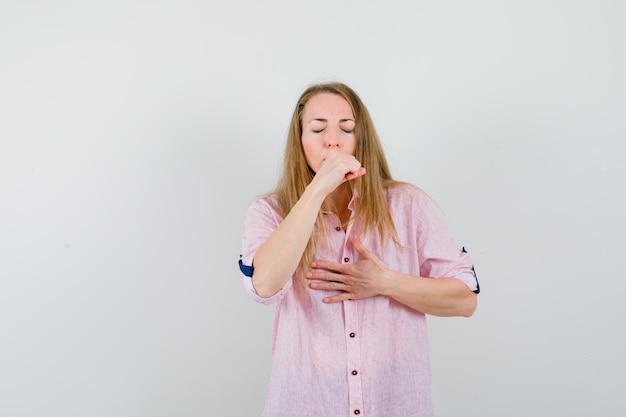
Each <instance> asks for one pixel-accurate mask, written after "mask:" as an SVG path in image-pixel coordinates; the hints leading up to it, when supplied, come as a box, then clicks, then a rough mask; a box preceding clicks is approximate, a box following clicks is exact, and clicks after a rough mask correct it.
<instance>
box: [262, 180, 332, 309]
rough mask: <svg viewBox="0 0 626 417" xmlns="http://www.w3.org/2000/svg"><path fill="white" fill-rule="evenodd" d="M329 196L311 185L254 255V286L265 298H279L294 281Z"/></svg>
mask: <svg viewBox="0 0 626 417" xmlns="http://www.w3.org/2000/svg"><path fill="white" fill-rule="evenodd" d="M324 198H325V194H324V193H322V192H320V191H318V190H317V189H315V188H314V187H313V186H311V185H309V187H307V189H306V190H305V191H304V193H303V194H302V197H301V198H300V200H298V202H297V203H296V204H295V205H294V206H293V208H292V209H291V211H290V212H289V214H288V215H287V216H286V217H285V218H284V219H283V221H282V222H281V223H280V225H278V227H277V228H276V230H274V232H273V233H272V234H271V235H270V236H269V237H268V238H267V240H266V241H265V242H264V243H263V244H262V245H261V246H260V247H259V249H257V251H256V253H255V255H254V260H253V264H254V273H253V274H252V285H253V286H254V289H255V290H256V292H257V293H258V294H259V295H260V296H261V297H270V296H272V295H274V294H276V293H277V292H278V291H279V290H280V289H281V288H282V287H283V286H284V285H285V284H286V283H287V281H289V279H291V276H292V275H293V273H294V271H295V270H296V269H297V267H298V264H299V263H300V259H301V258H302V254H303V253H304V250H305V248H306V245H307V243H308V241H309V238H310V236H311V233H312V231H313V227H314V226H315V221H316V219H317V216H318V213H319V209H320V207H321V205H322V203H323V201H324Z"/></svg>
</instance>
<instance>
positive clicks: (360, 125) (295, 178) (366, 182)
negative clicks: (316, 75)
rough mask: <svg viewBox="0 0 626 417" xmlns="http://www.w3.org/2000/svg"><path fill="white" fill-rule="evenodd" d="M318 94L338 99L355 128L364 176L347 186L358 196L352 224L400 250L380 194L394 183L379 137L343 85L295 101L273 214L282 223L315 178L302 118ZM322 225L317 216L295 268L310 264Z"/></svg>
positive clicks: (313, 89) (317, 87) (318, 88)
mask: <svg viewBox="0 0 626 417" xmlns="http://www.w3.org/2000/svg"><path fill="white" fill-rule="evenodd" d="M321 93H331V94H336V95H338V96H340V97H343V98H344V99H345V100H346V101H347V102H348V104H349V105H350V107H351V108H352V113H353V114H354V120H355V123H356V126H355V129H354V134H355V137H356V151H355V157H356V159H357V160H358V161H359V162H361V165H362V166H363V167H364V168H365V169H366V171H367V173H366V174H365V175H363V176H361V177H359V178H356V179H354V180H352V181H351V185H352V186H353V189H354V191H356V193H357V195H358V196H359V202H358V204H357V205H356V212H355V216H354V218H355V219H356V218H359V221H360V224H361V230H362V231H363V232H368V231H372V230H377V231H378V234H379V235H380V238H381V241H384V240H385V237H390V238H391V239H392V240H393V241H394V242H395V243H396V244H399V242H398V237H397V232H396V228H395V225H394V223H393V219H392V218H391V214H390V213H389V208H388V207H387V202H386V200H385V194H384V190H385V188H387V187H389V186H391V185H394V184H398V182H396V181H394V180H393V178H392V177H391V172H390V171H389V166H388V164H387V159H386V157H385V154H384V152H383V148H382V145H381V143H380V139H379V137H378V133H377V132H376V129H375V128H374V123H373V122H372V119H371V117H370V114H369V112H368V110H367V108H366V107H365V105H364V104H363V102H362V101H361V99H360V98H359V96H358V95H357V94H356V92H355V91H354V90H352V89H351V88H350V87H348V86H347V85H345V84H343V83H338V82H330V83H321V84H314V85H312V86H310V87H309V88H307V89H306V90H305V91H304V92H303V93H302V95H301V96H300V99H299V100H298V102H297V104H296V107H295V109H294V112H293V115H292V117H291V123H290V125H289V131H288V133H287V143H286V146H285V153H284V160H283V165H282V173H281V175H280V178H279V181H278V186H277V187H276V189H275V190H274V192H273V193H272V194H273V195H274V196H275V197H276V199H277V201H278V205H279V207H277V209H278V210H279V211H280V212H281V214H282V215H283V217H284V216H286V215H287V213H289V212H290V211H291V209H292V207H293V206H294V205H295V204H296V202H297V201H298V200H299V199H300V197H301V196H302V194H303V193H304V190H305V188H306V187H307V186H308V185H309V183H310V182H311V180H312V179H313V176H314V175H315V173H314V172H313V171H312V170H311V169H310V168H309V166H308V164H307V161H306V158H305V156H304V150H303V148H302V115H303V113H304V107H305V105H306V104H307V102H308V101H309V100H310V99H311V97H313V96H315V95H317V94H321ZM323 224H324V223H323V221H322V212H321V210H320V213H319V216H318V219H317V221H316V224H315V228H314V231H313V233H312V234H311V238H310V239H309V242H308V244H307V247H306V249H305V251H304V254H303V256H302V259H301V261H300V268H306V267H308V265H309V264H310V262H311V261H313V256H314V250H315V248H316V247H317V245H318V243H319V241H320V238H321V236H323V235H324V234H325V233H326V231H325V229H324V226H323Z"/></svg>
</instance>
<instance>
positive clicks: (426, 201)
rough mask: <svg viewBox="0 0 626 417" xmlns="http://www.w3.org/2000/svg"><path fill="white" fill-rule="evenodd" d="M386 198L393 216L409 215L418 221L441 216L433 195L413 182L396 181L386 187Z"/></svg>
mask: <svg viewBox="0 0 626 417" xmlns="http://www.w3.org/2000/svg"><path fill="white" fill-rule="evenodd" d="M385 198H386V199H387V205H388V207H389V211H390V212H391V213H392V216H393V215H396V216H397V215H403V216H409V217H412V218H414V219H415V220H417V221H418V222H422V221H424V220H432V219H436V218H438V217H439V212H438V206H437V205H436V204H435V203H434V201H433V200H432V199H431V197H430V196H429V195H428V194H426V192H425V191H423V190H422V189H421V188H419V187H417V186H415V185H413V184H410V183H406V182H394V183H393V184H390V185H389V186H388V187H386V188H385Z"/></svg>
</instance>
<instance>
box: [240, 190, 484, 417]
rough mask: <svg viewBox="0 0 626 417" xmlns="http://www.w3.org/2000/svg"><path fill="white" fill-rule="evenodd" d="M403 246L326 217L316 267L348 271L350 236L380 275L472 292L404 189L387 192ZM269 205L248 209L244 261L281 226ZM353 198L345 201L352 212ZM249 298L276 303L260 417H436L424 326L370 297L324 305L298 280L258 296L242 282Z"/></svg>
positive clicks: (437, 229) (433, 219) (431, 213)
mask: <svg viewBox="0 0 626 417" xmlns="http://www.w3.org/2000/svg"><path fill="white" fill-rule="evenodd" d="M386 198H387V203H388V206H389V210H390V212H391V216H392V218H393V220H394V223H395V226H396V229H397V231H398V235H399V238H400V242H401V243H402V247H398V246H396V245H395V244H394V243H393V241H392V240H391V239H385V240H384V241H381V240H380V238H379V237H378V233H377V232H374V233H369V234H365V235H361V232H360V231H359V223H358V221H356V222H354V223H352V222H351V223H350V224H349V226H348V228H347V230H346V231H345V232H344V230H343V229H342V227H341V222H340V220H339V218H338V217H337V216H336V215H335V214H334V213H330V212H327V213H324V221H325V226H326V227H327V230H328V231H329V233H330V237H329V240H328V242H327V243H325V244H323V245H322V247H320V248H319V249H318V251H317V254H316V257H315V258H316V259H319V260H332V261H335V262H342V263H352V262H356V261H357V260H358V253H357V252H356V250H354V248H353V247H352V245H351V243H350V236H351V235H352V234H355V233H356V234H358V235H359V236H360V237H361V240H362V242H363V244H364V246H365V247H366V248H368V249H369V250H371V251H373V252H374V253H376V254H377V255H378V257H379V258H380V259H382V260H383V262H384V263H385V265H386V266H387V268H389V269H392V270H395V271H399V272H403V273H406V274H410V275H414V276H422V277H431V278H439V277H456V278H458V279H460V280H461V281H463V282H464V283H466V284H467V286H468V287H469V288H470V289H471V290H476V289H477V281H476V278H475V275H474V273H473V269H472V263H471V260H470V258H469V256H468V255H467V253H465V252H464V251H462V250H460V249H458V248H457V247H455V245H454V244H453V241H452V239H451V237H450V235H449V233H448V231H447V229H446V227H445V226H444V224H443V223H442V221H441V220H440V218H439V216H438V213H437V212H436V211H435V209H434V207H433V205H432V203H431V202H430V200H429V199H428V197H427V196H425V195H424V194H423V193H421V192H420V191H418V190H417V189H415V188H413V187H410V186H405V185H403V186H397V187H394V188H392V189H389V190H387V191H386ZM272 201H273V200H272V197H265V198H260V199H257V200H256V201H254V202H253V203H252V205H251V206H250V208H249V209H248V212H247V216H246V221H245V231H244V235H243V246H242V262H243V264H245V265H252V260H253V258H254V253H255V251H256V250H257V249H258V248H259V246H260V245H261V244H262V243H263V242H264V241H265V240H266V239H267V237H268V236H269V235H270V234H271V233H272V231H273V230H274V229H275V228H276V227H277V226H278V224H279V223H280V222H281V221H282V218H281V217H280V216H279V215H278V214H277V212H276V210H275V209H274V208H273V206H272ZM355 204H358V198H355V199H353V200H352V201H351V202H350V205H349V208H350V209H351V210H354V208H355ZM242 277H243V282H244V286H245V288H246V289H247V291H248V293H249V294H250V295H251V296H252V297H253V298H254V299H255V300H257V301H259V302H261V303H264V304H272V303H273V304H275V311H274V327H273V335H272V354H273V363H272V372H271V377H270V381H269V386H268V393H267V402H266V405H265V410H264V412H263V416H264V417H348V416H359V417H408V416H420V417H422V416H423V417H427V416H432V415H433V407H432V400H431V391H430V385H431V379H430V361H429V352H428V339H427V331H426V318H425V316H424V314H422V313H420V312H418V311H415V310H412V309H410V308H408V307H406V306H404V305H402V304H400V303H398V302H396V301H395V300H393V299H391V298H388V297H385V296H376V297H371V298H366V299H362V300H348V301H344V302H342V303H333V304H324V303H323V302H322V298H324V297H326V296H328V295H329V294H331V293H333V292H331V291H320V290H311V289H310V288H308V287H307V282H306V280H305V279H304V278H303V276H302V274H300V273H294V275H293V278H292V279H291V280H290V281H289V282H288V283H287V284H286V285H285V287H283V288H282V289H281V290H280V291H279V292H278V293H277V294H275V295H274V296H272V297H270V298H261V297H260V296H259V295H258V294H257V293H256V291H255V290H254V287H253V286H252V282H251V279H250V278H249V277H247V276H245V275H243V274H242Z"/></svg>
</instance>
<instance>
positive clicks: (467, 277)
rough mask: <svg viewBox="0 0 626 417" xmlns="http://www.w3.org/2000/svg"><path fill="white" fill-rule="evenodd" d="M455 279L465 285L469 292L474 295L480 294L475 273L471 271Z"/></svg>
mask: <svg viewBox="0 0 626 417" xmlns="http://www.w3.org/2000/svg"><path fill="white" fill-rule="evenodd" d="M455 278H456V279H458V280H460V281H462V282H463V283H464V284H465V285H467V288H469V289H470V290H471V291H473V292H475V293H476V294H478V293H480V286H479V285H478V279H477V278H476V273H475V272H474V271H473V270H472V271H470V272H464V273H462V274H460V275H457V276H455Z"/></svg>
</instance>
